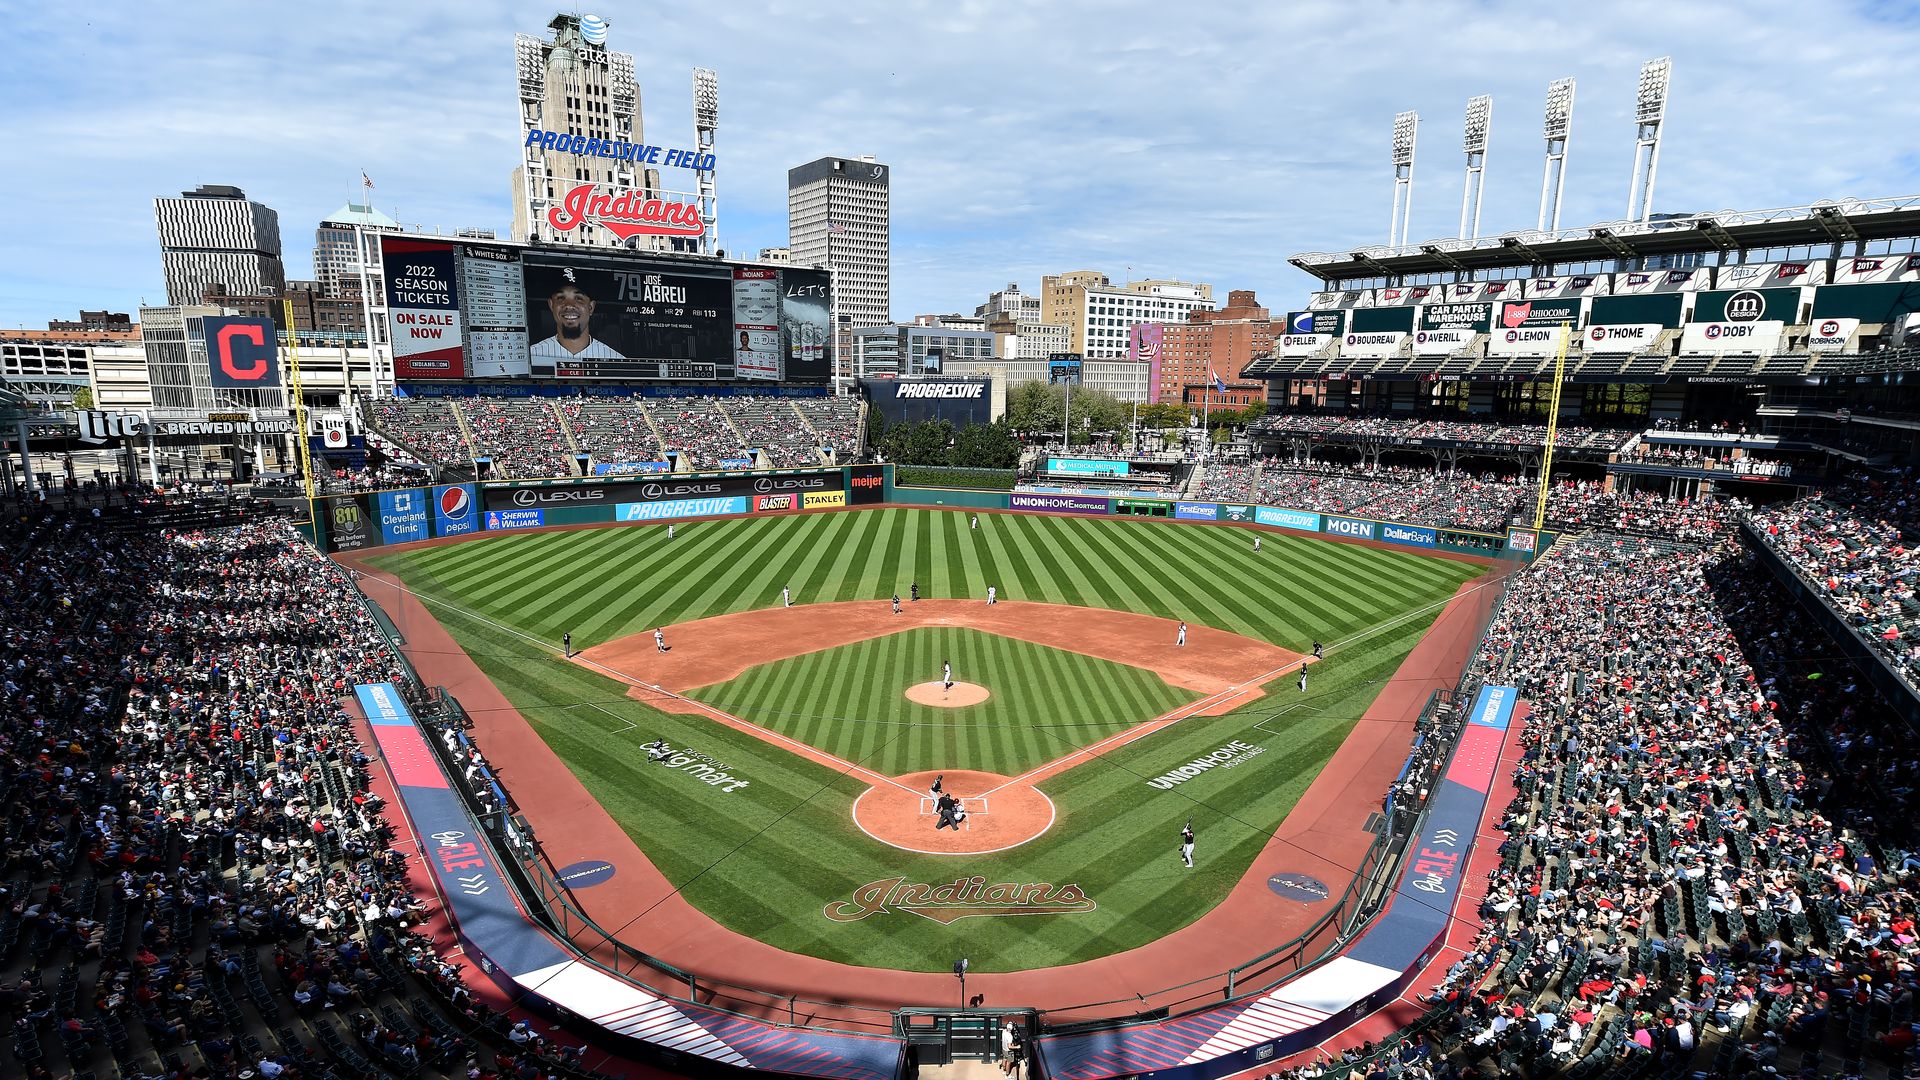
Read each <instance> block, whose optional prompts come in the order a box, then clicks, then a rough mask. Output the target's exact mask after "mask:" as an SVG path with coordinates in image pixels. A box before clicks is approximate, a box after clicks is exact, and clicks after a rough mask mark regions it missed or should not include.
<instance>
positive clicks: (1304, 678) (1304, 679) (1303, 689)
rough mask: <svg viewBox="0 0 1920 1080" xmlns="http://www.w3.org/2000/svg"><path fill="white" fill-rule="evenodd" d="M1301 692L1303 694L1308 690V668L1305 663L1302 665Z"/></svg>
mask: <svg viewBox="0 0 1920 1080" xmlns="http://www.w3.org/2000/svg"><path fill="white" fill-rule="evenodd" d="M1300 692H1301V693H1303V694H1304V693H1306V692H1307V668H1306V665H1305V664H1302V665H1301V666H1300Z"/></svg>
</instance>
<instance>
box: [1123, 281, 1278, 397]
mask: <svg viewBox="0 0 1920 1080" xmlns="http://www.w3.org/2000/svg"><path fill="white" fill-rule="evenodd" d="M1282 329H1283V328H1282V327H1281V326H1280V325H1279V324H1278V323H1276V322H1274V321H1273V319H1272V317H1271V316H1270V314H1269V313H1268V311H1267V309H1266V308H1264V307H1261V306H1260V302H1259V301H1258V300H1257V299H1255V298H1254V295H1253V291H1252V290H1251V289H1235V290H1233V291H1232V292H1229V293H1228V294H1227V305H1226V306H1225V307H1223V308H1218V309H1207V308H1196V309H1195V310H1194V311H1192V312H1190V313H1189V314H1188V315H1187V321H1186V322H1184V323H1168V324H1166V325H1165V326H1162V327H1160V328H1159V335H1160V342H1159V346H1160V377H1159V381H1158V383H1157V384H1156V387H1155V389H1156V391H1157V393H1156V396H1155V399H1156V400H1158V401H1168V402H1172V401H1186V402H1187V403H1189V404H1193V405H1200V404H1202V403H1203V402H1204V401H1205V400H1207V399H1208V398H1211V400H1212V401H1213V403H1214V404H1215V405H1225V406H1229V407H1232V406H1238V405H1247V404H1251V403H1253V402H1256V401H1265V400H1266V399H1267V384H1266V383H1264V382H1261V381H1257V380H1256V381H1244V380H1241V379H1239V378H1237V376H1238V375H1239V374H1240V370H1241V369H1242V368H1244V367H1246V366H1247V364H1248V363H1249V362H1251V361H1252V360H1253V358H1254V357H1256V356H1267V355H1269V354H1271V353H1272V352H1273V341H1274V338H1275V337H1276V336H1278V335H1279V334H1280V333H1281V332H1282ZM1214 374H1217V375H1219V377H1220V379H1221V381H1222V382H1224V383H1226V385H1227V390H1226V392H1225V393H1224V394H1223V393H1221V392H1219V391H1217V390H1213V391H1212V392H1211V393H1208V391H1209V390H1210V389H1211V387H1212V385H1213V375H1214Z"/></svg>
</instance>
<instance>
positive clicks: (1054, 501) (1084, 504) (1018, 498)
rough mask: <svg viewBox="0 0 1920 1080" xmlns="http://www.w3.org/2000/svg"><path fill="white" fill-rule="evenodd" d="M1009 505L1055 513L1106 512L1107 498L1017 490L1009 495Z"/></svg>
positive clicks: (1015, 507) (1019, 508)
mask: <svg viewBox="0 0 1920 1080" xmlns="http://www.w3.org/2000/svg"><path fill="white" fill-rule="evenodd" d="M1007 505H1009V506H1011V507H1012V508H1013V509H1015V510H1042V511H1046V512H1049V513H1055V514H1104V513H1106V512H1107V500H1105V499H1094V498H1089V497H1087V496H1085V495H1033V494H1029V493H1027V492H1024V491H1016V492H1014V493H1013V494H1012V495H1011V496H1009V497H1008V500H1007Z"/></svg>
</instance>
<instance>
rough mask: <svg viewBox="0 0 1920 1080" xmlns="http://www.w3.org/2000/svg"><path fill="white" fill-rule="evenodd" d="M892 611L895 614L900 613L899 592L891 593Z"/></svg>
mask: <svg viewBox="0 0 1920 1080" xmlns="http://www.w3.org/2000/svg"><path fill="white" fill-rule="evenodd" d="M893 613H894V614H895V615H898V614H900V594H899V593H894V594H893Z"/></svg>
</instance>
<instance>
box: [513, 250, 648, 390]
mask: <svg viewBox="0 0 1920 1080" xmlns="http://www.w3.org/2000/svg"><path fill="white" fill-rule="evenodd" d="M593 306H594V305H593V297H591V296H589V295H587V291H586V290H585V289H583V288H581V286H580V278H579V271H577V270H575V269H574V268H573V267H571V266H566V267H561V269H560V282H559V284H558V285H557V286H556V287H555V288H554V290H553V292H551V293H549V294H548V295H547V311H548V312H549V313H551V314H552V316H553V327H554V333H553V336H552V337H550V338H547V339H545V340H544V341H539V342H536V343H535V344H534V346H533V349H532V354H533V359H534V361H535V364H536V366H539V367H547V366H550V365H552V364H553V363H554V362H555V361H563V360H625V359H626V357H624V356H622V355H620V354H619V353H618V352H616V351H614V349H613V348H611V347H610V346H608V345H607V343H606V342H604V341H598V340H596V339H595V338H594V336H593V327H592V323H593Z"/></svg>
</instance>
